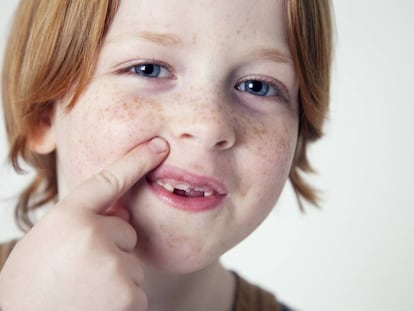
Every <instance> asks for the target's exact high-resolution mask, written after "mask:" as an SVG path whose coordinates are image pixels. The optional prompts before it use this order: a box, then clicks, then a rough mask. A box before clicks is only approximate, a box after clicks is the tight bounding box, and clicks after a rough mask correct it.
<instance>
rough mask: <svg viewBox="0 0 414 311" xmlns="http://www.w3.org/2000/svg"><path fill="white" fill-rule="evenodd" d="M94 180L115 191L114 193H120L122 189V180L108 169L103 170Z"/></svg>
mask: <svg viewBox="0 0 414 311" xmlns="http://www.w3.org/2000/svg"><path fill="white" fill-rule="evenodd" d="M96 178H97V179H98V180H99V182H101V183H102V184H103V185H105V186H107V187H110V188H113V189H115V190H116V192H121V191H122V190H123V189H124V182H123V180H122V179H121V178H120V177H118V176H117V175H116V174H114V173H113V172H111V171H110V170H108V169H103V170H102V171H101V172H99V173H98V175H97V176H96Z"/></svg>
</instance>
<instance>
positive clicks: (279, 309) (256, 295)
mask: <svg viewBox="0 0 414 311" xmlns="http://www.w3.org/2000/svg"><path fill="white" fill-rule="evenodd" d="M234 275H235V277H236V293H235V300H234V306H233V311H253V310H261V311H293V310H292V309H290V308H288V307H287V306H285V305H283V304H281V303H279V302H278V301H277V299H276V297H275V296H274V295H273V294H272V293H270V292H268V291H267V290H265V289H263V288H260V287H259V286H256V285H254V284H251V283H249V282H248V281H246V280H245V279H243V278H242V277H240V276H239V275H238V274H236V273H234Z"/></svg>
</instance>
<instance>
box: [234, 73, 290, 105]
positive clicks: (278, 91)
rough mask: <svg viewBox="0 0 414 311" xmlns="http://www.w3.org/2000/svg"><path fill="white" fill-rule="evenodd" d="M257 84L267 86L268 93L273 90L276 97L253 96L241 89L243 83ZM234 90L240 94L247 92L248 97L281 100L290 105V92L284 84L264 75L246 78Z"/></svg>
mask: <svg viewBox="0 0 414 311" xmlns="http://www.w3.org/2000/svg"><path fill="white" fill-rule="evenodd" d="M249 82H250V83H255V82H259V83H262V84H264V85H266V86H267V88H268V91H269V90H270V89H273V92H274V93H275V94H274V95H267V94H266V95H259V94H253V93H250V92H248V91H247V90H243V89H241V84H242V83H249ZM234 88H235V89H236V90H237V91H240V92H245V93H246V94H247V95H250V96H256V97H261V98H263V99H265V98H266V97H269V98H279V99H280V100H281V101H283V102H286V103H288V102H289V91H288V90H287V88H286V87H285V86H284V85H283V83H281V82H280V81H278V80H276V79H273V78H270V77H267V76H262V75H253V76H249V77H247V78H244V79H243V80H241V81H240V82H238V83H237V84H236V85H235V86H234Z"/></svg>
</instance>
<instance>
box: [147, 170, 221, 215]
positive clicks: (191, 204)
mask: <svg viewBox="0 0 414 311" xmlns="http://www.w3.org/2000/svg"><path fill="white" fill-rule="evenodd" d="M147 182H148V183H149V185H150V188H151V190H152V191H153V193H154V194H155V195H156V196H157V197H158V198H159V199H161V200H162V201H163V202H164V203H167V204H168V205H170V206H172V207H175V208H178V209H182V210H187V211H203V210H208V209H212V208H215V207H218V206H219V204H220V202H221V201H222V199H223V198H224V197H226V196H227V192H226V190H225V187H224V186H223V184H222V183H220V182H219V181H218V180H216V179H214V178H210V177H204V176H197V175H194V174H192V173H189V172H187V171H185V170H182V169H178V168H175V167H171V166H164V167H160V168H158V169H156V170H155V171H153V172H151V173H150V174H149V175H148V176H147Z"/></svg>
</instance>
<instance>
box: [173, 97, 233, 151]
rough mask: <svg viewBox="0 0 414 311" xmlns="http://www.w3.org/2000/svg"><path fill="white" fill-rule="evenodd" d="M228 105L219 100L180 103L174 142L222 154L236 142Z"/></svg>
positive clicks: (174, 128)
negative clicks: (221, 152)
mask: <svg viewBox="0 0 414 311" xmlns="http://www.w3.org/2000/svg"><path fill="white" fill-rule="evenodd" d="M228 105H229V104H228V103H225V102H224V101H220V100H218V99H217V98H211V97H210V98H209V99H208V100H207V99H206V98H204V99H200V98H199V99H196V98H194V99H192V100H189V101H188V102H186V103H185V104H183V103H181V104H180V106H179V108H178V109H177V111H176V113H177V114H178V116H177V118H176V120H177V122H176V123H175V124H174V126H173V133H174V137H175V139H177V140H179V141H180V142H181V143H187V144H193V145H194V147H195V148H204V149H206V150H209V151H211V150H216V151H222V150H227V149H230V148H231V147H232V146H234V144H235V141H236V133H235V124H234V123H235V122H234V118H233V116H232V112H231V109H230V107H229V106H228Z"/></svg>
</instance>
